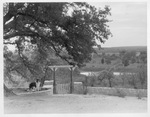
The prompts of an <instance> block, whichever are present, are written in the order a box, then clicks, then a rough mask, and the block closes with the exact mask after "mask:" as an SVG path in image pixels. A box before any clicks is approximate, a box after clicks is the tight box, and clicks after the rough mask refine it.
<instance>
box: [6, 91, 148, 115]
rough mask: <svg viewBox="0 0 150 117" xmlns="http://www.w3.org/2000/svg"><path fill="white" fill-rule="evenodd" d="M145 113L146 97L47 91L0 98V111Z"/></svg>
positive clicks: (25, 112) (19, 112)
mask: <svg viewBox="0 0 150 117" xmlns="http://www.w3.org/2000/svg"><path fill="white" fill-rule="evenodd" d="M124 112H125V113H126V112H127V113H145V112H147V98H143V99H137V98H136V97H125V98H120V97H115V96H106V95H74V94H65V95H51V94H47V93H41V94H30V95H20V96H15V97H5V98H4V113H5V114H8V113H13V114H29V113H30V114H38V113H40V114H46V113H48V114H50V113H53V114H54V113H56V114H57V113H124Z"/></svg>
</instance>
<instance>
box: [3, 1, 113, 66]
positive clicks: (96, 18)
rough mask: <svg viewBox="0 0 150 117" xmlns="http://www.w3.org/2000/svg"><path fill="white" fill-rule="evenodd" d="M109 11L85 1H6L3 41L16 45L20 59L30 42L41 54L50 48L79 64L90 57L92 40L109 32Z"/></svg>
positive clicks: (106, 36) (69, 61) (102, 40)
mask: <svg viewBox="0 0 150 117" xmlns="http://www.w3.org/2000/svg"><path fill="white" fill-rule="evenodd" d="M108 15H110V8H109V7H107V6H106V7H105V8H104V9H103V10H101V9H99V10H97V9H96V8H95V7H94V6H91V5H89V4H87V3H8V4H6V5H5V6H4V20H3V25H4V44H14V45H16V47H17V48H18V50H19V51H18V52H19V55H20V57H22V58H23V59H24V56H23V53H22V51H21V50H22V49H24V47H25V46H26V45H25V43H31V44H33V45H36V46H37V48H38V52H39V53H41V54H42V55H45V56H46V53H47V51H49V49H52V50H54V51H55V53H56V55H57V56H59V57H60V58H61V59H64V60H65V61H67V62H68V63H69V64H73V65H75V64H76V65H78V66H81V65H82V64H83V63H84V62H86V61H89V60H90V59H91V53H92V52H93V51H94V49H93V46H95V45H97V44H96V42H95V40H99V41H100V42H102V43H103V42H104V41H105V40H106V39H108V37H109V36H110V35H111V32H110V30H109V29H108V26H107V23H108V22H109V20H108V19H107V16H108ZM64 51H65V52H66V54H65V55H64V54H63V52H64ZM46 57H47V56H46ZM46 57H45V58H46ZM24 60H25V59H24Z"/></svg>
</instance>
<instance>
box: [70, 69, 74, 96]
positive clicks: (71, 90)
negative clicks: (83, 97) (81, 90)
mask: <svg viewBox="0 0 150 117" xmlns="http://www.w3.org/2000/svg"><path fill="white" fill-rule="evenodd" d="M72 92H73V80H72V67H71V68H70V94H71V93H72Z"/></svg>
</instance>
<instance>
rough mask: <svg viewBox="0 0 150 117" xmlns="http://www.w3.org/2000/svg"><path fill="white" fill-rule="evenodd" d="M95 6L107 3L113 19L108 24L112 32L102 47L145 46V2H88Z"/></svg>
mask: <svg viewBox="0 0 150 117" xmlns="http://www.w3.org/2000/svg"><path fill="white" fill-rule="evenodd" d="M89 4H92V5H94V6H96V7H101V8H104V6H105V5H109V6H110V8H111V14H112V15H111V16H110V17H108V18H109V19H111V20H113V21H112V22H111V23H109V24H108V25H109V26H110V30H111V32H112V34H113V37H110V38H109V40H107V41H106V42H105V44H102V47H115V46H146V45H147V4H146V2H107V3H106V2H105V3H104V2H89Z"/></svg>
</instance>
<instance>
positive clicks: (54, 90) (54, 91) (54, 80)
mask: <svg viewBox="0 0 150 117" xmlns="http://www.w3.org/2000/svg"><path fill="white" fill-rule="evenodd" d="M53 94H56V79H55V67H54V68H53Z"/></svg>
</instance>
